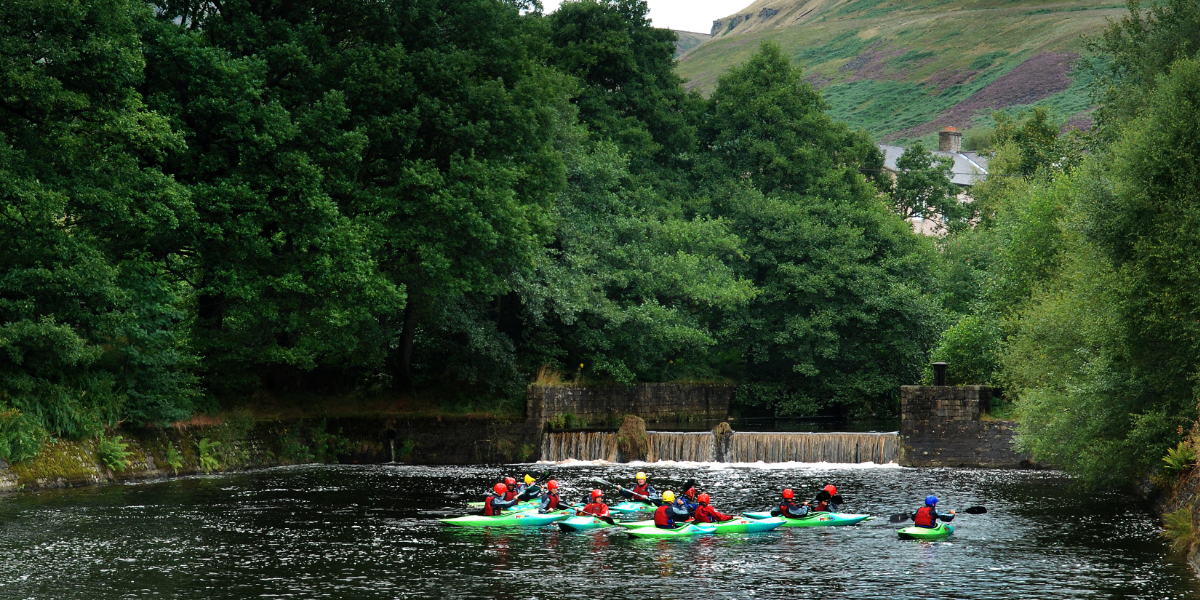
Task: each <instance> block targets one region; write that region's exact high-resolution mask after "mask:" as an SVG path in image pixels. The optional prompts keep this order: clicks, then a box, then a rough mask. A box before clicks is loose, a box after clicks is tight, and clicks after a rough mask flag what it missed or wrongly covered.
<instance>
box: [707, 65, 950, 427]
mask: <svg viewBox="0 0 1200 600" xmlns="http://www.w3.org/2000/svg"><path fill="white" fill-rule="evenodd" d="M824 111H825V103H824V101H823V100H822V99H821V97H820V95H819V94H818V93H817V92H816V91H815V90H813V89H812V87H811V86H809V85H808V84H807V83H804V82H803V81H802V80H801V78H800V69H799V68H797V67H793V66H792V65H791V63H790V61H789V60H788V59H787V58H786V57H784V56H783V55H782V53H781V52H780V50H779V48H778V46H775V45H772V44H763V45H762V47H761V49H760V51H759V53H758V54H756V55H755V56H754V57H752V58H751V59H750V60H749V61H748V62H747V63H745V64H744V65H741V66H739V67H735V68H734V69H731V70H730V72H729V73H727V74H726V75H725V76H723V77H722V78H721V80H720V83H719V85H718V88H717V90H716V91H715V92H714V93H713V97H712V106H711V107H710V109H709V111H708V113H707V114H708V120H707V121H706V122H705V124H704V132H705V134H706V145H707V146H708V147H709V148H711V150H710V152H709V154H708V155H706V156H704V157H702V158H701V159H700V160H701V161H702V162H703V164H704V165H705V170H706V176H707V177H708V181H707V182H706V186H707V188H706V189H708V190H709V191H710V193H711V194H712V208H711V211H712V213H713V214H714V215H715V216H718V217H720V218H722V219H727V220H729V221H730V223H731V226H732V228H733V231H734V232H735V233H736V234H737V235H738V236H739V237H741V238H742V239H744V240H745V245H744V253H745V255H746V257H747V262H746V263H745V266H744V269H743V270H742V273H743V274H744V276H745V277H746V278H747V279H749V280H751V281H753V283H754V284H755V287H757V288H758V289H759V290H760V292H759V295H758V296H757V297H756V298H755V299H754V300H753V301H752V302H751V303H750V305H749V306H748V307H747V308H746V309H745V310H742V311H738V313H737V314H736V315H734V316H733V317H732V318H730V319H729V323H730V325H729V326H730V328H731V329H732V330H733V331H734V332H735V333H734V337H733V339H734V340H735V342H734V343H735V344H736V347H737V349H738V351H739V353H740V354H741V358H742V360H743V361H744V364H745V367H744V369H745V370H744V377H745V379H744V380H743V382H742V383H741V384H740V385H739V387H738V395H739V402H740V403H741V404H742V405H744V406H753V405H759V406H768V407H772V408H774V409H775V410H777V411H778V412H780V413H781V414H812V413H813V412H815V411H816V410H818V409H821V408H829V407H835V408H837V409H839V410H844V411H847V412H853V413H856V414H870V413H871V412H885V413H886V412H890V411H892V410H894V408H895V405H894V400H895V396H896V393H897V391H898V387H899V385H901V384H903V383H907V382H912V381H917V380H918V379H919V378H920V372H921V365H922V364H923V363H924V362H925V360H926V357H927V356H928V352H929V348H930V347H931V346H932V345H933V343H934V341H935V340H936V337H937V333H938V332H939V331H941V329H942V324H943V319H944V316H943V312H942V309H941V307H940V306H939V305H938V302H937V298H936V296H935V295H934V294H933V293H932V292H934V291H935V285H936V280H935V279H934V277H933V273H932V270H931V268H930V266H931V265H932V264H933V262H934V260H935V255H934V254H933V247H932V242H930V241H929V240H928V239H925V238H923V237H922V236H917V235H915V234H914V233H913V232H912V229H911V227H910V226H909V225H908V224H907V223H905V222H904V221H903V220H901V219H900V218H899V217H898V216H897V215H895V214H893V213H892V212H891V211H890V210H889V209H888V207H887V205H886V204H885V202H884V201H883V199H882V198H881V197H880V195H879V193H878V191H877V189H876V188H875V187H874V186H873V185H871V184H870V183H869V182H868V181H867V180H866V179H865V178H864V177H863V175H862V174H860V173H859V170H860V169H870V168H875V167H876V166H877V165H879V164H880V161H881V157H880V155H879V152H878V150H877V149H876V148H875V146H874V145H873V144H872V143H871V142H870V140H869V138H867V137H866V136H865V135H864V134H862V133H860V132H854V131H851V130H850V129H849V128H847V127H846V126H845V125H843V124H841V123H837V122H835V121H833V119H831V118H830V117H829V116H828V115H827V114H826V113H825V112H824Z"/></svg>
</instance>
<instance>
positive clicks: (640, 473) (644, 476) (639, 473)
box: [635, 471, 646, 480]
mask: <svg viewBox="0 0 1200 600" xmlns="http://www.w3.org/2000/svg"><path fill="white" fill-rule="evenodd" d="M645 478H646V474H645V473H643V472H641V471H638V474H637V477H635V479H638V480H641V479H645Z"/></svg>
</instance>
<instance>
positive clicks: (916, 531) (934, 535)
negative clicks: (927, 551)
mask: <svg viewBox="0 0 1200 600" xmlns="http://www.w3.org/2000/svg"><path fill="white" fill-rule="evenodd" d="M896 533H897V534H898V535H899V536H900V539H902V540H944V539H946V538H948V537H950V534H952V533H954V526H953V525H951V524H949V523H938V524H937V527H917V526H915V525H914V526H912V527H905V528H904V529H901V530H900V531H897V532H896Z"/></svg>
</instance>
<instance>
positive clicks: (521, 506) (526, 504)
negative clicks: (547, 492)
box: [467, 500, 541, 511]
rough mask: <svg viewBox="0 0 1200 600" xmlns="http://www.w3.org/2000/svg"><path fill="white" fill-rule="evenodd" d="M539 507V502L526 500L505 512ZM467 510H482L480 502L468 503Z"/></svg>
mask: <svg viewBox="0 0 1200 600" xmlns="http://www.w3.org/2000/svg"><path fill="white" fill-rule="evenodd" d="M539 507H541V501H539V500H526V501H524V502H518V503H516V504H514V505H512V506H511V507H509V508H507V509H505V510H511V511H517V510H529V509H531V508H539ZM467 508H483V503H482V502H468V503H467Z"/></svg>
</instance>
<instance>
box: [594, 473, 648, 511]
mask: <svg viewBox="0 0 1200 600" xmlns="http://www.w3.org/2000/svg"><path fill="white" fill-rule="evenodd" d="M592 481H594V482H596V483H601V484H604V485H611V486H613V487H615V488H617V490H618V491H623V492H629V493H630V494H632V495H634V496H637V497H638V498H641V499H643V500H645V501H647V502H652V503H654V505H655V506H662V500H659V499H657V498H651V497H649V496H646V495H644V494H639V493H637V492H635V491H633V490H627V489H625V488H623V487H621V486H619V485H617V484H615V483H613V482H611V481H607V480H604V479H600V478H599V477H593V478H592Z"/></svg>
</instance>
